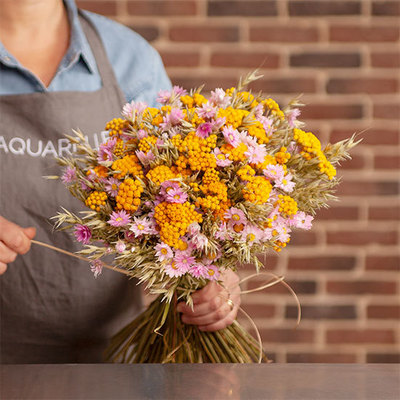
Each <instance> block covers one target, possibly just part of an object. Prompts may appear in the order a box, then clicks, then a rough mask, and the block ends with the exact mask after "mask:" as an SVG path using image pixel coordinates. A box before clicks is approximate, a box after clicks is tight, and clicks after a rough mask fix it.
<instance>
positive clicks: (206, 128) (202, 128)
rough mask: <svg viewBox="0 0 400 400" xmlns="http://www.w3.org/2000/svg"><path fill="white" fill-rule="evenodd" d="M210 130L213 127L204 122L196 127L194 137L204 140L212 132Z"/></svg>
mask: <svg viewBox="0 0 400 400" xmlns="http://www.w3.org/2000/svg"><path fill="white" fill-rule="evenodd" d="M212 128H213V126H212V124H211V123H210V122H204V123H202V124H200V125H199V126H198V127H197V129H196V135H197V136H199V137H201V138H202V139H206V138H208V136H209V135H210V133H211V132H212Z"/></svg>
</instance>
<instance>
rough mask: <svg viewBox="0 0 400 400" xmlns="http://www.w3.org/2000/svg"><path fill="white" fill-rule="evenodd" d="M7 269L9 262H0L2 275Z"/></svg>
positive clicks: (0, 273)
mask: <svg viewBox="0 0 400 400" xmlns="http://www.w3.org/2000/svg"><path fill="white" fill-rule="evenodd" d="M6 271H7V264H5V263H3V262H0V275H3V274H4V272H6Z"/></svg>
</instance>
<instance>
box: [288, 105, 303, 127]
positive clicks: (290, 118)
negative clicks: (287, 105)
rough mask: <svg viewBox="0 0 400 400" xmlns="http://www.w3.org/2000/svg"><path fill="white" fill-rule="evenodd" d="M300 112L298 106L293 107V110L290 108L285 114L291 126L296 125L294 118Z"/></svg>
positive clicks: (295, 118)
mask: <svg viewBox="0 0 400 400" xmlns="http://www.w3.org/2000/svg"><path fill="white" fill-rule="evenodd" d="M300 114H301V111H300V110H299V109H298V108H293V110H290V111H289V112H288V113H287V114H286V118H287V121H288V124H289V126H290V127H291V128H294V127H295V126H296V123H295V122H296V120H297V117H299V116H300Z"/></svg>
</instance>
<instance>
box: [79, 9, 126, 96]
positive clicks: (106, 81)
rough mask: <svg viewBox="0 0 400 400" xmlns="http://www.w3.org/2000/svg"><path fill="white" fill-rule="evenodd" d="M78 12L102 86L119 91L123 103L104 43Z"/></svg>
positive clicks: (89, 22) (90, 23) (91, 25)
mask: <svg viewBox="0 0 400 400" xmlns="http://www.w3.org/2000/svg"><path fill="white" fill-rule="evenodd" d="M78 13H79V21H80V23H81V26H82V29H83V31H84V33H85V35H86V38H87V40H88V42H89V45H90V48H91V50H92V52H93V55H94V58H95V60H96V64H97V69H98V70H99V74H100V77H101V80H102V82H103V87H108V88H109V87H114V88H117V89H118V91H119V93H120V96H119V97H120V100H121V104H124V103H125V102H126V99H125V96H124V94H123V92H122V91H121V88H120V86H119V84H118V81H117V78H116V77H115V74H114V71H113V69H112V66H111V63H110V61H109V59H108V57H107V54H106V51H105V49H104V45H103V43H102V41H101V39H100V36H99V33H98V32H97V30H96V28H95V27H94V26H93V24H92V22H91V21H89V20H88V18H87V17H86V16H85V15H83V13H82V12H81V11H80V10H78Z"/></svg>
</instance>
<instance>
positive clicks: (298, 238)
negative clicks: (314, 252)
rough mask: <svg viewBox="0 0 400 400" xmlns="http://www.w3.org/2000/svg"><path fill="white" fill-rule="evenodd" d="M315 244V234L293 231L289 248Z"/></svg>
mask: <svg viewBox="0 0 400 400" xmlns="http://www.w3.org/2000/svg"><path fill="white" fill-rule="evenodd" d="M315 244H317V234H316V233H315V232H311V231H294V232H293V233H292V236H291V239H290V245H291V246H311V245H315Z"/></svg>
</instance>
